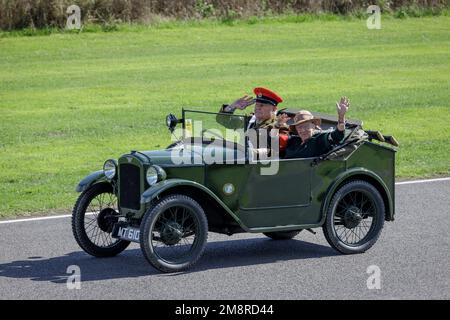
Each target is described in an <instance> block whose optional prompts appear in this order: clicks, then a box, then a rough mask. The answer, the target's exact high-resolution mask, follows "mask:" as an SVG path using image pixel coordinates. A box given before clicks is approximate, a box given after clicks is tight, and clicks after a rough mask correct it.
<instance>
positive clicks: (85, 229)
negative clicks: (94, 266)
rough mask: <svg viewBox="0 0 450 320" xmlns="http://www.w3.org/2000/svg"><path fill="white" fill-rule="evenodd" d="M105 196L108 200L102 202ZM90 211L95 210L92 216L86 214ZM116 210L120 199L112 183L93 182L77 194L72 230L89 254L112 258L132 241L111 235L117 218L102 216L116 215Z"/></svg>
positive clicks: (80, 244)
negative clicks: (115, 193)
mask: <svg viewBox="0 0 450 320" xmlns="http://www.w3.org/2000/svg"><path fill="white" fill-rule="evenodd" d="M105 198H106V201H102V199H105ZM113 210H114V211H113ZM88 211H89V212H93V214H92V216H91V215H89V217H88V216H86V212H88ZM114 212H115V213H117V198H116V196H115V195H114V193H113V190H112V186H111V185H110V184H107V183H99V184H94V185H93V186H91V187H90V188H89V189H87V190H86V191H84V192H83V193H82V194H81V195H80V196H79V197H78V200H77V202H76V204H75V206H74V208H73V212H72V232H73V235H74V237H75V240H76V241H77V243H78V245H79V246H80V247H81V248H82V249H83V250H84V251H86V252H87V253H88V254H90V255H92V256H94V257H99V258H102V257H113V256H115V255H117V254H119V253H121V252H122V251H123V250H125V249H126V248H127V247H128V245H129V244H130V242H129V241H124V240H120V239H114V238H112V237H111V231H112V223H113V222H115V221H114V219H112V220H111V219H109V218H108V219H107V218H103V219H102V217H105V215H106V214H109V215H110V216H113V215H114V214H115V213H114ZM99 217H100V218H99ZM100 219H101V220H100ZM86 220H88V221H87V222H86ZM111 221H112V222H111ZM99 223H102V226H100V225H99ZM102 228H103V229H102Z"/></svg>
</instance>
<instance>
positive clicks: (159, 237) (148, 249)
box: [140, 194, 208, 272]
mask: <svg viewBox="0 0 450 320" xmlns="http://www.w3.org/2000/svg"><path fill="white" fill-rule="evenodd" d="M207 238H208V222H207V219H206V215H205V213H204V211H203V208H202V207H201V206H200V205H199V204H198V203H197V202H196V201H195V200H193V199H192V198H190V197H187V196H184V195H179V194H178V195H170V196H167V197H165V198H163V199H161V200H160V201H159V202H157V203H156V204H155V205H154V206H152V207H151V208H150V209H149V210H148V211H147V213H146V214H145V216H144V218H143V220H142V223H141V239H140V241H141V250H142V252H143V254H144V256H145V258H146V259H147V261H148V262H150V264H151V265H152V266H154V267H155V268H156V269H158V270H160V271H163V272H178V271H182V270H185V269H187V268H189V267H191V266H193V265H194V264H195V263H196V262H197V261H198V260H199V259H200V257H201V255H202V254H203V251H204V249H205V246H206V240H207Z"/></svg>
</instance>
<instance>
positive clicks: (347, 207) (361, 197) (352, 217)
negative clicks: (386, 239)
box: [333, 190, 376, 246]
mask: <svg viewBox="0 0 450 320" xmlns="http://www.w3.org/2000/svg"><path fill="white" fill-rule="evenodd" d="M375 211H376V208H375V204H374V202H373V200H372V198H371V196H370V195H368V194H366V193H365V191H363V190H360V191H351V192H349V193H347V194H346V195H345V196H344V197H343V198H342V199H341V200H340V201H339V202H338V205H337V208H336V210H335V211H334V216H333V226H334V231H335V232H336V235H337V237H338V238H339V239H340V240H341V241H342V242H343V243H345V244H347V245H356V246H357V245H359V244H361V243H363V242H364V241H365V240H366V238H367V237H368V236H369V234H370V232H371V231H372V230H373V226H374V225H375V224H374V213H375ZM375 218H376V216H375Z"/></svg>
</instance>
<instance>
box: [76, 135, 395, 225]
mask: <svg viewBox="0 0 450 320" xmlns="http://www.w3.org/2000/svg"><path fill="white" fill-rule="evenodd" d="M170 154H171V153H170V150H158V151H148V152H144V153H143V154H141V153H134V154H128V155H124V156H122V157H121V158H120V159H119V161H118V162H119V165H120V164H121V163H124V162H127V161H131V163H133V164H136V165H138V166H140V167H141V177H142V179H141V190H145V191H144V192H143V194H142V197H141V208H140V210H137V211H133V210H129V209H125V208H121V212H122V213H125V214H127V213H128V214H132V215H134V217H135V218H140V217H142V216H143V214H144V213H145V210H146V208H147V207H148V204H149V203H150V202H151V201H152V200H153V199H154V198H155V197H157V196H158V195H159V194H161V193H162V192H166V191H170V189H171V188H173V187H177V186H180V185H184V186H187V187H190V188H197V189H198V190H201V191H203V192H206V193H207V194H209V195H210V196H211V197H212V198H213V199H214V200H215V201H216V202H217V203H218V204H219V205H220V206H222V207H223V208H224V210H225V212H227V213H228V214H229V215H230V216H231V217H232V218H233V219H234V220H235V221H236V222H237V223H238V224H239V225H240V226H241V227H242V228H243V229H244V230H245V231H248V232H267V231H275V230H279V231H283V230H294V229H304V228H314V227H319V226H321V225H322V224H323V222H324V220H325V214H326V209H327V207H328V204H329V202H330V201H331V198H332V196H333V194H334V193H335V191H336V190H337V188H338V187H339V186H340V185H341V184H342V183H344V182H345V181H346V180H347V179H349V178H355V177H356V176H358V178H359V179H365V180H369V181H372V182H374V183H375V184H376V185H377V186H378V188H379V190H380V191H381V193H382V194H383V197H384V198H385V199H386V201H385V202H386V207H387V213H386V219H387V220H393V219H394V212H395V211H394V209H395V208H394V199H395V194H394V189H395V171H394V168H395V150H393V149H391V148H388V147H384V146H382V145H379V144H375V143H372V142H369V141H366V142H364V143H363V144H362V145H360V146H359V147H358V149H356V150H355V151H354V152H353V153H351V154H350V155H349V156H347V158H340V159H334V160H326V161H322V162H320V163H319V164H318V165H312V163H313V160H314V159H313V158H309V159H289V160H276V162H277V163H278V164H279V172H278V174H277V175H273V176H264V175H260V174H259V172H260V169H261V167H264V166H263V165H262V164H260V163H244V164H234V165H231V164H223V165H220V164H214V165H179V166H176V165H174V164H173V163H172V161H171V158H170ZM128 159H130V160H128ZM153 164H158V165H159V166H161V167H162V168H164V170H165V171H166V173H167V180H165V181H162V182H159V183H157V184H156V185H154V186H152V187H149V186H148V185H147V182H146V181H145V172H146V169H147V168H148V166H150V165H153ZM105 179H106V178H105V177H104V175H103V173H102V172H101V171H98V172H95V173H93V174H91V175H89V176H88V177H86V178H85V179H83V180H82V181H81V182H80V185H79V186H78V187H77V191H83V190H85V189H86V188H87V187H89V186H90V185H92V184H94V183H97V182H102V181H105ZM226 183H232V184H233V185H234V186H235V191H234V193H233V194H231V195H226V194H225V193H224V191H223V186H224V184H226ZM118 192H119V193H120V192H122V190H120V189H119V190H118ZM119 206H120V203H119Z"/></svg>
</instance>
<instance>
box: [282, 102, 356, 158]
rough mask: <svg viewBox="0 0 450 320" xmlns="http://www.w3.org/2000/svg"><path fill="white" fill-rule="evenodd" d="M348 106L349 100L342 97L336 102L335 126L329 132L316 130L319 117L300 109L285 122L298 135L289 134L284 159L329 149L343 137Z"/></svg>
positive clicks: (322, 152) (316, 153)
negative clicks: (336, 117) (336, 122)
mask: <svg viewBox="0 0 450 320" xmlns="http://www.w3.org/2000/svg"><path fill="white" fill-rule="evenodd" d="M349 106H350V101H349V100H348V99H347V98H346V97H342V98H341V101H340V102H336V109H337V112H338V125H337V128H336V129H335V130H333V131H331V132H316V131H315V129H316V127H317V126H320V124H321V119H320V118H315V117H314V116H313V115H312V114H311V112H309V111H307V110H301V111H299V112H297V114H296V115H295V117H294V118H293V119H290V120H288V121H287V122H286V124H287V125H288V126H290V127H291V128H292V129H294V132H297V133H298V136H290V137H289V140H288V143H287V147H286V154H285V159H292V158H311V157H318V156H320V155H323V154H325V153H327V152H328V151H330V150H331V149H332V147H333V145H334V144H338V143H339V142H340V141H341V140H342V139H343V138H344V132H345V114H346V113H347V111H348V108H349Z"/></svg>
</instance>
